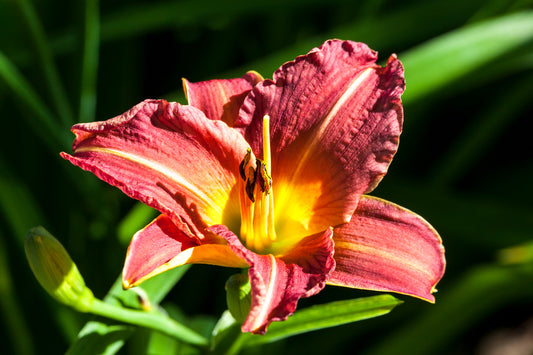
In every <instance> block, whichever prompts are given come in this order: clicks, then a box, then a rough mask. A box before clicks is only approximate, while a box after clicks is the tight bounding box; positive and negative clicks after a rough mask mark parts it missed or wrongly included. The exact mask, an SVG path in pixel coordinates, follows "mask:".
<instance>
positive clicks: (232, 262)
mask: <svg viewBox="0 0 533 355" xmlns="http://www.w3.org/2000/svg"><path fill="white" fill-rule="evenodd" d="M185 264H212V265H220V266H227V267H247V266H248V264H247V263H246V262H245V261H244V260H242V259H241V258H239V257H238V256H237V255H235V253H233V252H232V251H231V249H230V248H229V247H228V246H227V245H226V244H209V243H207V244H199V243H198V241H197V240H196V239H195V238H193V237H192V236H191V235H190V234H189V233H188V232H187V231H183V230H181V229H180V228H179V227H178V226H176V225H175V224H174V223H173V222H172V221H171V220H170V218H168V217H167V216H165V215H163V214H162V215H160V216H159V217H157V218H156V219H155V220H153V221H152V223H150V224H149V225H148V226H146V227H145V228H143V229H142V230H140V231H138V232H137V233H135V235H134V236H133V239H132V240H131V243H130V246H129V248H128V253H127V255H126V261H125V263H124V269H123V271H122V280H123V281H122V283H123V285H124V288H129V287H132V286H136V285H138V284H140V283H141V282H143V281H145V280H147V279H149V278H151V277H152V276H155V275H157V274H160V273H162V272H164V271H167V270H169V269H172V268H175V267H177V266H181V265H185Z"/></svg>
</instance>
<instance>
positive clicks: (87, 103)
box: [78, 0, 100, 122]
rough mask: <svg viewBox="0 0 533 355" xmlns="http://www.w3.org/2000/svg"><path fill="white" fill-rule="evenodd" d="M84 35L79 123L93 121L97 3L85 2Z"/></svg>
mask: <svg viewBox="0 0 533 355" xmlns="http://www.w3.org/2000/svg"><path fill="white" fill-rule="evenodd" d="M84 30H85V33H84V43H83V60H82V68H81V90H80V112H79V117H78V118H79V121H80V122H91V121H94V116H95V111H96V81H97V77H98V52H99V44H100V16H99V1H98V0H85V29H84Z"/></svg>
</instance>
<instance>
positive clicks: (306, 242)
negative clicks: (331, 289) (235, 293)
mask: <svg viewBox="0 0 533 355" xmlns="http://www.w3.org/2000/svg"><path fill="white" fill-rule="evenodd" d="M210 230H211V231H212V232H214V233H217V234H218V235H220V236H221V237H223V238H225V239H226V241H227V242H228V245H229V246H230V248H231V249H232V250H233V251H234V252H235V254H237V255H239V256H240V257H241V258H243V259H244V260H246V262H247V263H248V264H249V265H250V269H249V271H248V277H249V278H250V284H251V288H252V306H251V309H250V313H249V314H248V317H247V318H246V320H245V322H244V324H243V325H242V331H243V332H252V333H255V334H264V333H265V332H266V329H267V327H268V325H269V324H270V323H271V322H273V321H282V320H285V319H287V317H288V316H290V315H291V314H292V313H293V312H294V310H295V309H296V305H297V303H298V300H299V299H300V298H302V297H309V296H312V295H314V294H316V293H317V292H319V291H320V290H322V289H323V288H324V286H325V281H326V276H327V274H328V273H329V272H330V270H331V269H332V268H334V266H335V261H334V260H333V242H332V239H331V237H332V234H333V233H332V230H331V229H327V230H326V231H325V232H323V233H319V234H315V235H311V236H309V237H307V238H304V239H302V240H301V241H300V243H299V244H298V245H296V246H295V247H294V249H293V250H291V251H290V252H289V253H288V254H286V255H284V256H280V257H276V256H274V255H272V254H268V255H259V254H256V253H254V252H252V251H250V250H248V249H246V248H245V247H244V246H243V245H242V244H241V242H240V241H239V239H238V238H237V236H236V235H235V234H233V233H232V232H231V231H229V230H228V229H227V228H225V227H224V226H213V227H211V228H210Z"/></svg>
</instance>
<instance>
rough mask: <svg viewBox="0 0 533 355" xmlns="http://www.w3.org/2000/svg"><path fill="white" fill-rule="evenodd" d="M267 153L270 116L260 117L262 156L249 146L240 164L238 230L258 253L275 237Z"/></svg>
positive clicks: (264, 249)
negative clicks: (255, 153)
mask: <svg viewBox="0 0 533 355" xmlns="http://www.w3.org/2000/svg"><path fill="white" fill-rule="evenodd" d="M271 171H272V170H271V155H270V117H269V116H268V115H265V116H264V117H263V159H262V160H261V159H257V158H255V156H254V154H253V152H252V150H251V149H248V151H247V152H246V155H245V156H244V158H243V160H242V162H241V164H240V165H239V173H240V177H241V179H242V180H241V181H240V184H239V185H240V189H239V190H240V202H241V230H240V239H241V241H242V242H243V243H244V244H245V246H246V247H247V248H248V249H250V250H253V251H255V252H256V253H258V254H267V253H268V252H269V250H270V246H271V245H272V242H274V241H275V240H276V232H275V229H274V194H273V191H272V178H271V177H270V175H271V173H272V172H271Z"/></svg>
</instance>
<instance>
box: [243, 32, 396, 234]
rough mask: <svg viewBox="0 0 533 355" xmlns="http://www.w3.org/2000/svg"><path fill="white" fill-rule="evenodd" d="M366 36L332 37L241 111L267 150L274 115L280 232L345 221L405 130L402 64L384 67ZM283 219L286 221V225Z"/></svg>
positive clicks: (256, 92) (251, 137)
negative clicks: (266, 131) (266, 130)
mask: <svg viewBox="0 0 533 355" xmlns="http://www.w3.org/2000/svg"><path fill="white" fill-rule="evenodd" d="M376 60H377V54H376V52H374V51H372V50H370V49H369V48H368V47H367V46H366V45H365V44H362V43H354V42H350V41H339V40H332V41H327V42H325V43H324V44H323V45H322V46H321V47H320V48H318V49H314V50H312V51H310V52H309V53H308V54H307V55H305V56H301V57H298V58H296V60H294V61H292V62H288V63H286V64H284V65H283V66H282V67H281V68H280V69H279V70H278V71H276V72H275V73H274V77H273V81H270V80H265V81H263V82H261V83H259V84H257V85H256V86H255V87H254V89H253V90H252V91H251V92H250V94H249V95H248V97H247V98H246V100H245V102H244V104H243V107H242V109H241V112H240V121H241V122H240V124H242V125H248V124H249V126H248V127H247V130H246V137H247V140H248V141H249V142H250V145H251V146H252V150H253V151H254V153H255V154H256V156H257V157H259V158H261V157H262V139H261V137H262V131H261V130H262V117H263V116H264V115H267V114H268V115H269V116H270V136H271V149H272V181H273V183H274V194H275V195H274V196H275V198H274V201H275V204H276V209H281V210H283V211H284V212H283V214H284V216H283V219H284V221H281V222H278V221H276V228H277V229H278V225H279V226H280V227H279V229H280V231H279V233H278V234H279V235H282V236H283V235H285V234H287V235H288V234H290V233H291V230H295V227H297V225H298V224H300V225H301V226H303V229H304V230H305V231H306V232H307V234H304V235H308V234H313V233H317V232H319V231H323V230H325V229H326V228H328V227H329V226H334V225H338V224H341V223H345V222H348V221H349V220H350V217H351V216H352V214H353V211H354V210H355V207H356V205H357V202H358V199H359V196H360V195H361V194H363V193H365V192H368V191H370V190H372V189H373V188H374V187H375V186H376V185H377V183H378V182H379V181H380V179H381V178H382V177H383V175H384V174H385V173H386V171H387V168H388V166H389V163H390V161H391V159H392V157H393V156H394V154H395V152H396V150H397V146H398V138H399V135H400V133H401V128H402V121H403V111H402V106H401V100H400V96H401V94H402V93H403V91H404V87H405V83H404V77H403V68H402V65H401V63H400V62H399V61H398V60H397V58H396V57H395V56H391V57H390V59H389V61H388V63H387V66H386V67H385V68H381V67H379V66H378V65H377V64H376V63H375V62H376ZM283 225H287V226H289V228H287V230H286V231H284V230H283Z"/></svg>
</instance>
